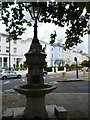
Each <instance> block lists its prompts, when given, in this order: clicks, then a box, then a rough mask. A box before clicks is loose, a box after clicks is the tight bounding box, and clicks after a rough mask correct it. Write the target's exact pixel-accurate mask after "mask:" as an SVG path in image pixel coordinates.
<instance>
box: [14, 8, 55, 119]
mask: <svg viewBox="0 0 90 120" xmlns="http://www.w3.org/2000/svg"><path fill="white" fill-rule="evenodd" d="M35 7H38V6H35ZM33 10H34V13H36V12H37V11H35V10H36V9H35V8H34V6H33ZM29 12H30V14H31V11H30V9H29ZM33 19H34V21H35V23H34V37H33V40H32V44H31V46H30V49H29V51H28V52H27V53H26V54H25V56H26V63H27V65H28V80H27V84H25V85H21V86H16V87H15V88H14V90H15V91H17V92H18V93H20V94H23V95H25V96H26V106H25V109H24V111H23V115H22V118H25V119H26V118H48V113H47V111H46V106H45V95H46V94H48V93H50V92H52V91H53V90H54V89H56V86H52V85H49V84H45V83H44V79H43V66H44V64H45V57H46V54H45V52H44V51H43V50H42V46H41V44H40V43H39V40H38V38H37V19H38V17H37V16H35V14H34V17H33Z"/></svg>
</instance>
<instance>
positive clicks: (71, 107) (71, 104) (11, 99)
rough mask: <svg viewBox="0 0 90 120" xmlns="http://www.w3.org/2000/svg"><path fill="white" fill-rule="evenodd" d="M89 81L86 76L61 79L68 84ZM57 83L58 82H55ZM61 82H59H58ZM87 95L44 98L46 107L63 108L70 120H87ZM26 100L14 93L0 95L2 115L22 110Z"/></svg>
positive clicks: (49, 95) (51, 94)
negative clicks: (10, 111)
mask: <svg viewBox="0 0 90 120" xmlns="http://www.w3.org/2000/svg"><path fill="white" fill-rule="evenodd" d="M84 79H85V80H89V79H90V78H88V77H87V76H83V78H82V79H81V78H79V79H75V78H71V79H69V80H65V79H62V82H63V81H64V82H70V81H78V80H79V81H80V80H84ZM57 82H59V81H57ZM60 82H61V80H60ZM89 95H90V94H89V93H49V94H47V95H46V97H45V104H46V105H57V106H63V107H64V108H65V109H66V110H67V111H68V115H69V118H70V120H72V119H78V120H83V119H85V120H86V119H87V120H89V119H90V118H89V115H88V113H89V106H88V105H89ZM25 103H26V99H25V96H23V95H21V94H19V93H17V92H14V93H3V94H2V113H3V114H4V112H5V111H6V110H7V109H11V110H12V111H13V109H14V108H22V109H23V107H25Z"/></svg>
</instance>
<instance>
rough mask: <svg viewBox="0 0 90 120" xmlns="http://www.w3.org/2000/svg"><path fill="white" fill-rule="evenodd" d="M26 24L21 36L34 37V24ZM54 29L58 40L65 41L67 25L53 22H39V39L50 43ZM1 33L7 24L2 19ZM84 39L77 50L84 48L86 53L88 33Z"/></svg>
mask: <svg viewBox="0 0 90 120" xmlns="http://www.w3.org/2000/svg"><path fill="white" fill-rule="evenodd" d="M24 26H25V27H26V28H27V30H26V31H25V33H24V34H23V35H22V36H21V38H22V39H23V40H26V39H28V38H33V25H32V26H31V27H27V26H26V25H24ZM54 30H55V31H56V33H57V37H56V42H57V41H58V40H60V41H62V42H63V40H64V37H65V30H66V27H64V28H61V27H58V26H57V25H54V24H52V23H38V39H39V40H42V41H45V42H48V43H49V42H50V34H51V33H53V32H54ZM0 33H6V32H5V25H4V24H2V22H1V21H0ZM82 40H83V43H81V44H79V45H78V46H77V47H76V50H77V51H80V50H82V51H83V52H84V53H88V35H85V36H84V37H83V38H82Z"/></svg>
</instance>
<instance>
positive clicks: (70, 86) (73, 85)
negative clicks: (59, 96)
mask: <svg viewBox="0 0 90 120" xmlns="http://www.w3.org/2000/svg"><path fill="white" fill-rule="evenodd" d="M81 76H82V73H81V72H79V77H81ZM72 77H73V78H75V77H76V76H75V71H73V72H67V74H66V78H67V79H69V78H72ZM57 80H61V73H58V74H51V75H50V74H49V75H47V76H45V77H44V82H45V83H49V84H53V85H56V86H57V89H56V90H54V91H53V92H65V93H67V92H88V81H78V82H57ZM26 83H27V80H26V79H23V78H22V79H7V80H2V81H1V80H0V86H2V92H5V91H7V92H9V91H10V92H11V91H12V92H13V88H14V87H15V86H17V85H21V84H26ZM0 88H1V87H0Z"/></svg>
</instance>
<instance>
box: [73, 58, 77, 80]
mask: <svg viewBox="0 0 90 120" xmlns="http://www.w3.org/2000/svg"><path fill="white" fill-rule="evenodd" d="M74 60H75V62H76V77H77V78H78V63H77V57H74Z"/></svg>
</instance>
